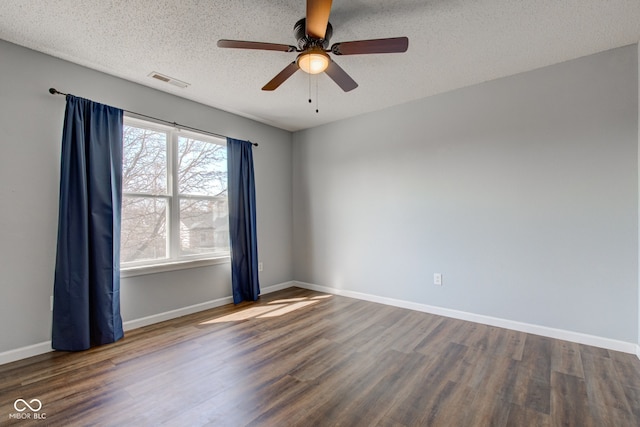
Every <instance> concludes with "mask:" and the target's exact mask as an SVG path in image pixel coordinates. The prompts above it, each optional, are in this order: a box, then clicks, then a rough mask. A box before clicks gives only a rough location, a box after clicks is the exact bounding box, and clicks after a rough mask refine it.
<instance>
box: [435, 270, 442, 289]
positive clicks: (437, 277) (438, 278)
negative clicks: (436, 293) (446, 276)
mask: <svg viewBox="0 0 640 427" xmlns="http://www.w3.org/2000/svg"><path fill="white" fill-rule="evenodd" d="M433 284H434V285H438V286H442V274H440V273H433Z"/></svg>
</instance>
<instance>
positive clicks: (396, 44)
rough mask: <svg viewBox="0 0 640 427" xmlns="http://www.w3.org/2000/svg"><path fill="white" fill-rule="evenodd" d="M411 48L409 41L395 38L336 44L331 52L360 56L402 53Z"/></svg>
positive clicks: (404, 38)
mask: <svg viewBox="0 0 640 427" xmlns="http://www.w3.org/2000/svg"><path fill="white" fill-rule="evenodd" d="M408 48H409V39H408V38H406V37H394V38H389V39H375V40H358V41H353V42H342V43H336V44H334V45H333V46H331V52H333V53H334V54H336V55H360V54H365V53H400V52H406V51H407V49H408Z"/></svg>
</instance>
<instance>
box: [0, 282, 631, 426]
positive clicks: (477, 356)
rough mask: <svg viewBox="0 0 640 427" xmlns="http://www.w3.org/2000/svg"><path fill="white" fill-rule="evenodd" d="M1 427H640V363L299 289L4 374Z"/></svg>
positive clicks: (0, 379) (0, 369) (33, 361)
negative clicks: (34, 414) (30, 405)
mask: <svg viewBox="0 0 640 427" xmlns="http://www.w3.org/2000/svg"><path fill="white" fill-rule="evenodd" d="M19 398H20V399H24V400H25V401H27V402H29V401H30V400H31V399H38V400H40V402H41V403H42V408H41V410H40V411H39V412H38V414H40V415H41V416H44V417H46V419H44V420H35V421H34V420H26V419H16V418H15V413H16V412H17V411H16V409H15V408H14V402H15V401H16V399H19ZM35 404H36V403H34V405H35ZM18 406H19V408H21V409H23V408H24V405H23V404H22V402H20V403H19V405H18ZM23 413H27V414H30V413H31V412H30V411H29V410H28V409H26V410H25V411H24V412H23ZM10 414H14V418H10ZM44 414H46V415H44ZM0 424H1V425H20V426H27V425H41V426H43V425H52V426H85V425H100V426H160V425H171V426H200V425H208V426H245V425H251V426H338V425H342V426H447V427H449V426H465V427H466V426H580V427H583V426H598V427H599V426H616V427H620V426H639V425H640V360H638V358H637V357H636V356H635V355H631V354H625V353H619V352H614V351H609V350H604V349H600V348H595V347H589V346H584V345H579V344H575V343H570V342H566V341H560V340H554V339H550V338H544V337H540V336H536V335H530V334H525V333H521V332H515V331H510V330H506V329H500V328H495V327H490V326H485V325H481V324H475V323H470V322H464V321H460V320H455V319H449V318H445V317H440V316H435V315H430V314H426V313H420V312H415V311H411V310H405V309H400V308H395V307H389V306H385V305H380V304H375V303H370V302H365V301H359V300H355V299H350V298H345V297H339V296H331V295H325V294H320V293H317V292H312V291H308V290H304V289H298V288H290V289H287V290H284V291H280V292H276V293H273V294H268V295H264V296H263V297H261V299H260V301H259V302H258V303H252V304H241V305H239V306H237V307H234V306H231V305H230V306H224V307H220V308H216V309H212V310H208V311H205V312H200V313H196V314H193V315H190V316H185V317H182V318H179V319H174V320H171V321H168V322H164V323H160V324H156V325H151V326H148V327H145V328H140V329H137V330H134V331H130V332H128V333H127V334H126V337H125V338H124V339H123V340H121V341H120V342H118V343H115V344H111V345H107V346H102V347H99V348H94V349H91V350H88V351H86V352H82V353H63V352H52V353H49V354H44V355H40V356H36V357H33V358H30V359H25V360H21V361H18V362H14V363H11V364H7V365H2V366H0Z"/></svg>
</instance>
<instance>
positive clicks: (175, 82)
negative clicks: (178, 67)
mask: <svg viewBox="0 0 640 427" xmlns="http://www.w3.org/2000/svg"><path fill="white" fill-rule="evenodd" d="M149 77H152V78H154V79H157V80H160V81H163V82H165V83H169V84H172V85H174V86H178V87H180V88H182V89H184V88H186V87H187V86H189V85H190V83H187V82H183V81H182V80H178V79H174V78H173V77H169V76H166V75H164V74H161V73H158V72H156V71H152V72H151V73H150V74H149Z"/></svg>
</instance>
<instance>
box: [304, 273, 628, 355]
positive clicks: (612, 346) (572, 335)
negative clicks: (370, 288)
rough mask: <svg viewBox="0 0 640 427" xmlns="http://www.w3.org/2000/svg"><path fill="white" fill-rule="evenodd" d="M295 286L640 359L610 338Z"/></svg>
mask: <svg viewBox="0 0 640 427" xmlns="http://www.w3.org/2000/svg"><path fill="white" fill-rule="evenodd" d="M295 283H296V286H299V287H301V288H305V289H310V290H314V291H318V292H324V293H328V294H334V295H341V296H345V297H350V298H355V299H359V300H364V301H371V302H376V303H380V304H385V305H391V306H394V307H401V308H407V309H410V310H416V311H422V312H425V313H430V314H436V315H439V316H445V317H451V318H454V319H460V320H468V321H470V322H476V323H482V324H484V325H490V326H497V327H499V328H505V329H512V330H515V331H520V332H526V333H529V334H534V335H541V336H544V337H549V338H556V339H560V340H565V341H571V342H575V343H579V344H586V345H591V346H594V347H601V348H606V349H608V350H615V351H621V352H624V353H631V354H636V355H637V356H638V358H640V345H638V344H635V343H630V342H625V341H619V340H614V339H610V338H604V337H598V336H595V335H588V334H583V333H580V332H573V331H567V330H564V329H555V328H549V327H547V326H539V325H534V324H531V323H523V322H517V321H514V320H507V319H500V318H497V317H491V316H485V315H482V314H474V313H468V312H466V311H459V310H453V309H450V308H443V307H437V306H433V305H427V304H420V303H415V302H410V301H404V300H398V299H393V298H387V297H380V296H377V295H370V294H365V293H361V292H354V291H348V290H343V289H335V288H330V287H327V286H320V285H314V284H312V283H305V282H299V281H296V282H295Z"/></svg>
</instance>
